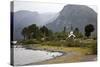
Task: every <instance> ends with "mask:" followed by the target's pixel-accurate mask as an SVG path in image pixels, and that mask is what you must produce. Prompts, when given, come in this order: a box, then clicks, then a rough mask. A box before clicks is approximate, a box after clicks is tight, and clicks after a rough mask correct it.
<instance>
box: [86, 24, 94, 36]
mask: <svg viewBox="0 0 100 67" xmlns="http://www.w3.org/2000/svg"><path fill="white" fill-rule="evenodd" d="M93 31H94V26H93V25H92V24H88V25H86V26H85V36H87V37H89V36H91V32H93Z"/></svg>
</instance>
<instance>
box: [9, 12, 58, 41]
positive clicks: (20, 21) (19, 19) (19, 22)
mask: <svg viewBox="0 0 100 67" xmlns="http://www.w3.org/2000/svg"><path fill="white" fill-rule="evenodd" d="M11 14H12V15H11V17H14V19H13V22H12V23H13V26H14V30H13V32H14V36H13V38H14V40H19V39H23V36H22V35H21V31H22V29H23V28H24V27H27V26H29V25H31V24H36V25H37V26H42V25H45V24H46V23H49V22H50V21H49V20H54V19H55V17H56V15H57V14H54V13H46V14H39V13H38V12H32V11H27V10H21V11H17V12H11ZM48 21H49V22H48Z"/></svg>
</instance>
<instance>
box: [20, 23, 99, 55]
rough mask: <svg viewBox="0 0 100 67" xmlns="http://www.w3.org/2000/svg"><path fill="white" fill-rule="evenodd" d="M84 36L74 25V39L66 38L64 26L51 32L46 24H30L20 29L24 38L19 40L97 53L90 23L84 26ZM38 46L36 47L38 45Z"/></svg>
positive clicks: (25, 43) (25, 42) (24, 42)
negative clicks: (39, 25) (60, 29)
mask: <svg viewBox="0 0 100 67" xmlns="http://www.w3.org/2000/svg"><path fill="white" fill-rule="evenodd" d="M84 30H85V36H86V37H87V38H85V36H84V35H83V34H82V33H81V32H80V30H79V29H78V28H77V27H76V28H75V29H74V34H75V36H76V37H75V39H71V38H67V37H68V34H69V32H66V27H64V28H63V30H62V31H61V32H52V30H49V29H48V28H47V27H46V26H42V27H40V28H39V27H38V26H36V24H32V25H30V26H28V27H25V28H24V29H23V30H22V35H23V37H24V40H22V41H20V43H22V44H23V45H27V44H33V45H34V44H35V45H36V44H39V46H41V47H42V46H52V47H59V48H61V47H64V48H81V49H88V50H90V54H97V42H96V37H94V36H93V37H91V38H89V37H90V36H91V32H93V31H94V27H93V25H92V24H88V25H86V26H85V28H84ZM39 46H38V47H39Z"/></svg>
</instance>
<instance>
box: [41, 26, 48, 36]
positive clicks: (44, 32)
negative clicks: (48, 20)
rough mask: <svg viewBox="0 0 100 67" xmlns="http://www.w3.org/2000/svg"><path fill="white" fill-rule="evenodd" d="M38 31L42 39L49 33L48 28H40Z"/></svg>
mask: <svg viewBox="0 0 100 67" xmlns="http://www.w3.org/2000/svg"><path fill="white" fill-rule="evenodd" d="M40 31H41V33H42V34H43V36H44V37H45V36H47V35H48V33H49V30H48V28H47V27H45V26H43V27H41V28H40Z"/></svg>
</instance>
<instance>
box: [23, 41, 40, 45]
mask: <svg viewBox="0 0 100 67" xmlns="http://www.w3.org/2000/svg"><path fill="white" fill-rule="evenodd" d="M21 43H22V44H24V45H26V44H39V43H40V42H39V41H37V40H24V41H22V42H21Z"/></svg>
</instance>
